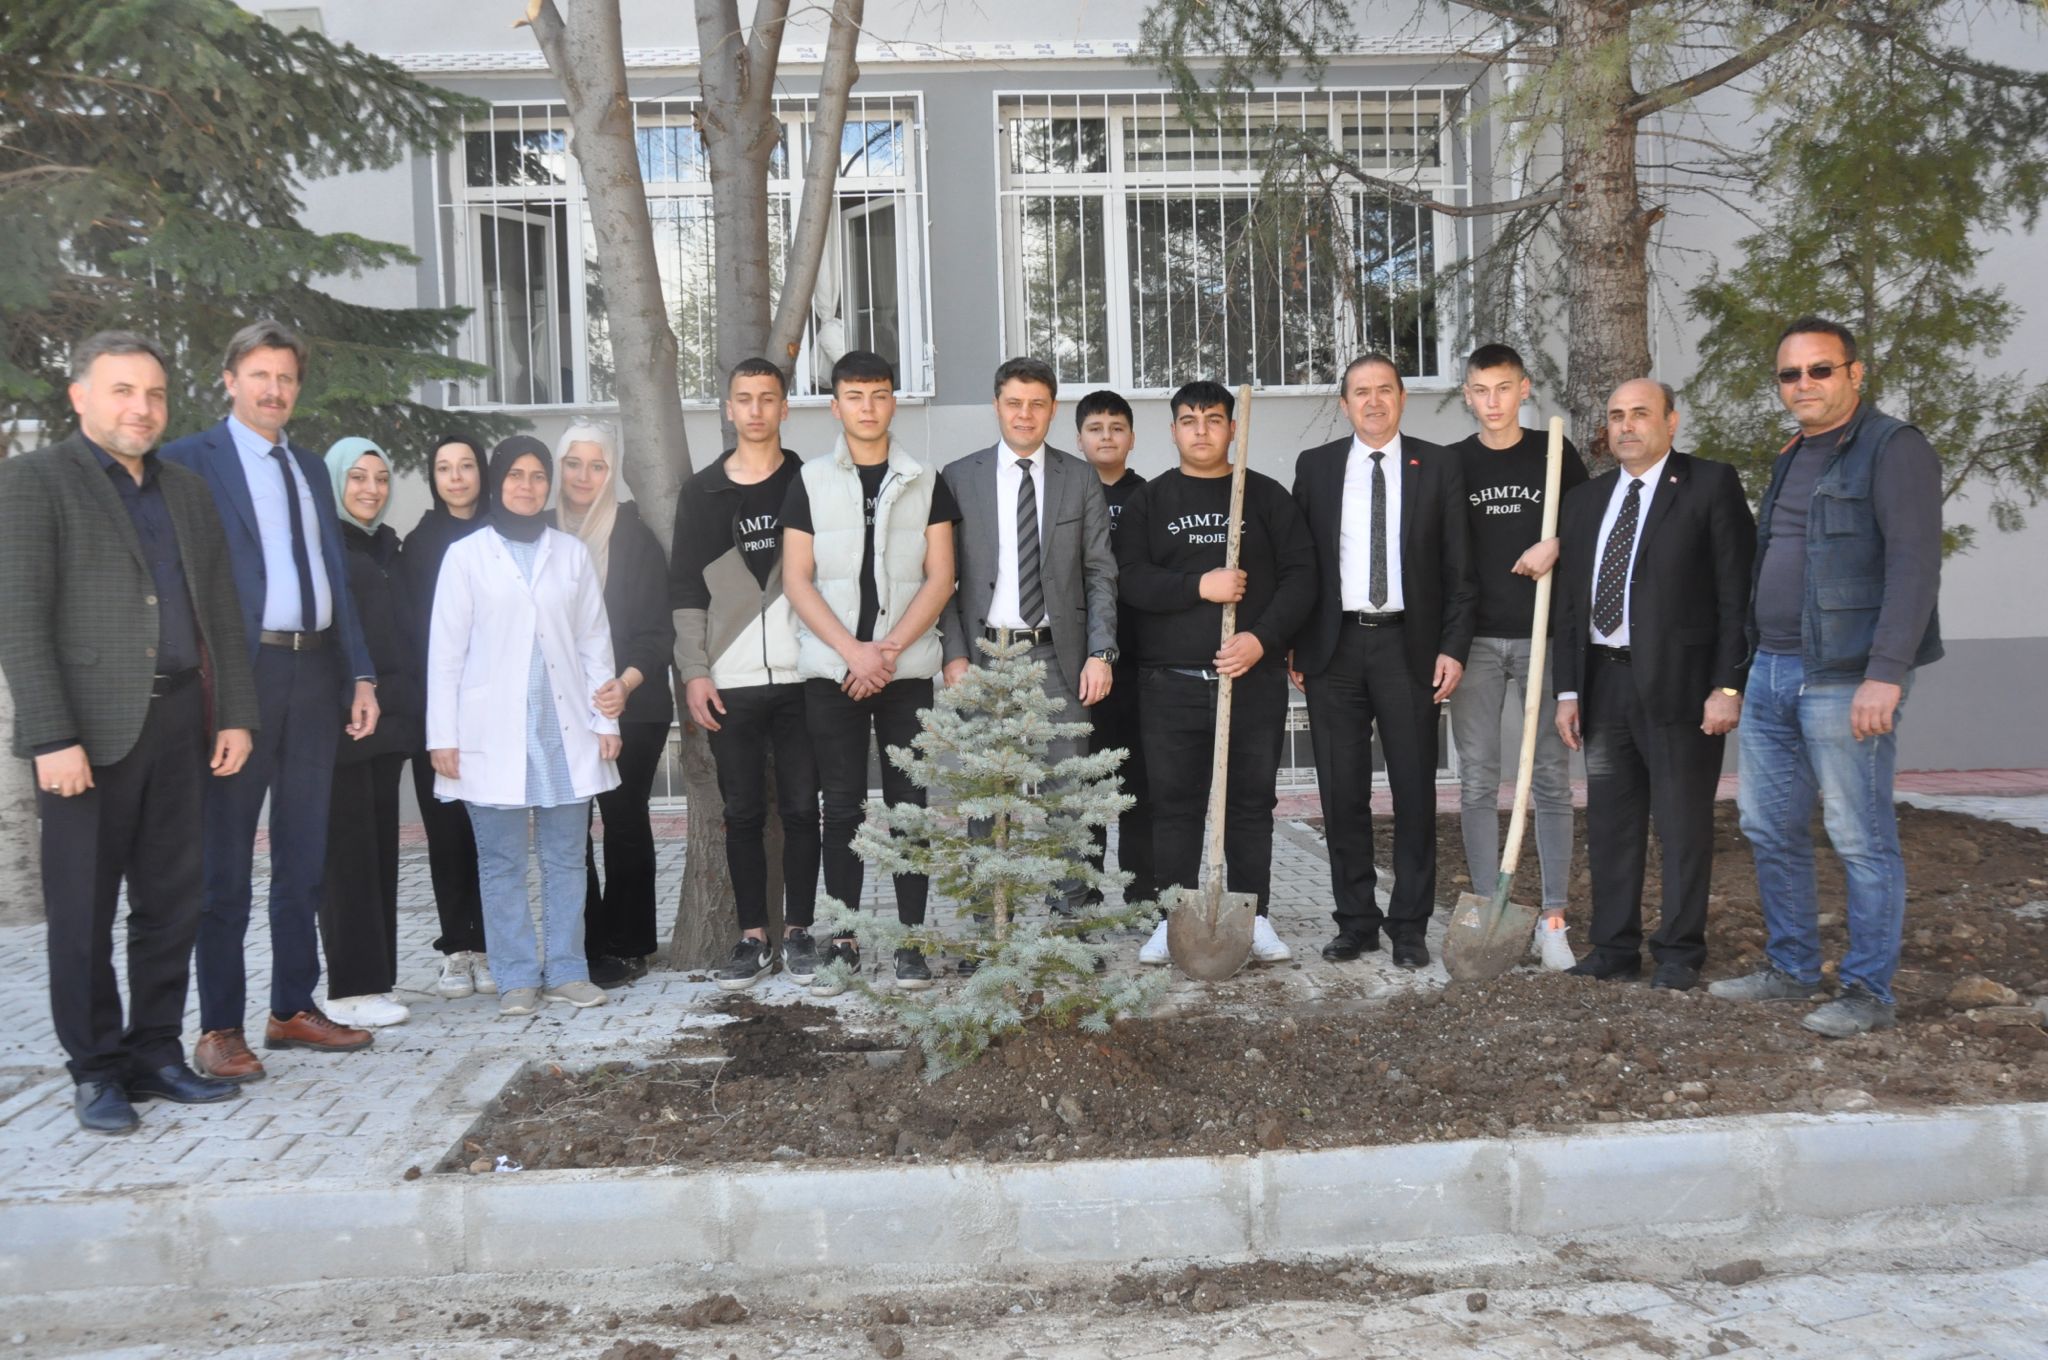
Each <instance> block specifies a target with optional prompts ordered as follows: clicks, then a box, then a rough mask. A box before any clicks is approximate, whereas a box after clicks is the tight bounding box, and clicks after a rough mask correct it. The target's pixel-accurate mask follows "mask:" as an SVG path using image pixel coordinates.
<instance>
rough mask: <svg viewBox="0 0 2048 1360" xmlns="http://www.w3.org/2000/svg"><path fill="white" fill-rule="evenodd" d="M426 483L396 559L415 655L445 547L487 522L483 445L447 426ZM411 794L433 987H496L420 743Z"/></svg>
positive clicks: (466, 830) (467, 837)
mask: <svg viewBox="0 0 2048 1360" xmlns="http://www.w3.org/2000/svg"><path fill="white" fill-rule="evenodd" d="M427 487H428V489H429V490H430V491H431V492H432V493H433V496H434V504H433V507H432V508H431V509H429V510H428V511H427V513H426V514H424V515H422V516H420V522H419V523H418V524H416V525H414V526H413V531H412V532H411V533H410V534H407V535H406V537H405V552H404V557H403V559H402V566H403V571H404V577H405V585H406V592H407V594H408V596H409V597H410V598H411V601H412V617H413V619H414V621H415V623H416V624H417V626H418V630H419V631H418V635H417V647H418V653H417V654H418V656H419V657H420V658H421V660H422V661H424V659H425V657H426V654H427V625H428V624H429V623H430V622H431V621H432V619H433V617H434V585H435V583H436V582H437V581H439V579H440V576H441V559H442V558H443V557H446V556H447V555H448V549H449V548H451V547H453V546H454V545H455V544H456V543H458V542H459V541H461V540H462V539H465V538H467V537H469V536H470V535H471V534H473V533H475V532H476V531H477V530H478V529H481V528H483V527H484V525H485V523H486V522H487V521H486V519H485V512H487V511H488V510H489V509H490V508H491V497H490V493H489V492H488V491H487V490H486V489H485V487H484V454H483V445H482V444H481V443H479V442H478V441H477V439H476V437H475V436H474V435H469V434H462V433H459V432H458V433H450V434H444V435H442V436H441V437H440V438H439V439H438V440H436V441H435V442H434V457H433V463H432V466H431V468H430V469H429V476H428V479H427ZM412 788H413V794H414V796H415V797H416V798H417V799H418V801H419V806H420V821H421V822H422V823H423V824H424V826H425V827H426V832H427V868H428V872H429V873H430V874H431V876H432V878H433V881H434V908H435V910H436V911H437V912H439V913H440V917H441V937H440V938H439V939H437V940H435V941H434V948H435V949H438V950H439V951H440V952H441V976H440V977H439V978H438V979H437V980H436V981H435V984H434V990H435V991H437V992H439V993H440V994H441V995H442V996H445V997H451V998H452V997H464V996H468V995H470V994H471V993H472V992H484V993H491V992H495V991H497V990H498V984H497V982H496V981H495V980H494V979H493V978H492V977H491V968H490V963H489V962H488V960H487V957H486V955H485V953H484V909H483V901H482V898H481V897H480V896H479V891H478V888H477V878H476V832H475V830H474V829H473V828H472V827H471V826H470V824H469V813H468V811H467V810H465V809H464V808H463V806H462V804H461V803H460V802H449V803H444V802H441V801H440V800H439V799H437V798H435V797H434V765H433V762H432V761H431V760H429V759H428V758H427V753H426V751H425V750H421V751H419V752H418V753H416V754H415V755H414V756H413V759H412Z"/></svg>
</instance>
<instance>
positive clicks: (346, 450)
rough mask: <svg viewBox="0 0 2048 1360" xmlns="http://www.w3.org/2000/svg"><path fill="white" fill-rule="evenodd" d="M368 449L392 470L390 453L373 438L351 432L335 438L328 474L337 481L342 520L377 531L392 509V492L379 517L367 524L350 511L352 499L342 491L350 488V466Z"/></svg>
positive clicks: (366, 530) (337, 506)
mask: <svg viewBox="0 0 2048 1360" xmlns="http://www.w3.org/2000/svg"><path fill="white" fill-rule="evenodd" d="M366 453H374V454H376V455H377V458H378V460H379V461H380V462H382V463H383V464H384V470H385V471H386V472H389V471H390V470H391V455H390V454H388V453H386V452H384V450H382V449H380V448H378V447H377V445H376V443H375V442H374V441H372V440H368V439H364V438H362V437H360V436H358V435H350V436H349V437H348V438H346V439H337V440H335V441H334V443H333V444H331V445H330V446H329V447H328V449H327V475H328V476H329V477H330V478H332V479H333V481H334V508H335V509H336V510H338V511H340V513H341V518H342V520H343V521H344V522H346V523H349V524H353V525H355V526H356V527H358V528H360V529H361V530H362V531H363V532H364V533H369V534H374V533H376V532H377V528H378V526H379V525H381V524H383V523H384V516H385V515H386V514H387V513H388V512H389V511H390V509H391V498H390V497H389V496H386V497H385V498H384V508H383V509H382V510H379V511H378V512H377V518H375V519H373V520H371V521H370V522H369V523H368V524H364V523H363V522H362V521H361V520H359V519H357V518H356V517H355V516H354V515H352V514H350V513H349V509H348V503H347V502H346V501H344V500H343V499H342V493H343V492H345V491H347V490H348V473H349V469H350V468H352V467H354V466H355V465H356V464H357V463H358V462H360V461H362V457H363V455H364V454H366Z"/></svg>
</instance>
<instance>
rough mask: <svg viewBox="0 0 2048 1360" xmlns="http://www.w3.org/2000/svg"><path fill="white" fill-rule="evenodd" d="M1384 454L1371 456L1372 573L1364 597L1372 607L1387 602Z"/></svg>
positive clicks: (1385, 469) (1377, 607) (1381, 607)
mask: <svg viewBox="0 0 2048 1360" xmlns="http://www.w3.org/2000/svg"><path fill="white" fill-rule="evenodd" d="M1386 456H1387V455H1386V454H1384V453H1375V454H1374V455H1373V456H1372V574H1371V575H1370V576H1368V577H1367V578H1366V580H1367V582H1368V585H1367V589H1366V595H1365V598H1366V599H1368V600H1371V601H1372V607H1373V608H1374V609H1383V608H1385V607H1386V603H1387V468H1386V463H1385V459H1386Z"/></svg>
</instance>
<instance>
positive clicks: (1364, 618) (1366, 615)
mask: <svg viewBox="0 0 2048 1360" xmlns="http://www.w3.org/2000/svg"><path fill="white" fill-rule="evenodd" d="M1344 617H1345V618H1347V619H1349V620H1350V621H1351V622H1353V623H1355V624H1357V625H1358V626H1359V627H1360V628H1395V627H1398V626H1400V623H1401V620H1402V619H1403V618H1405V617H1407V616H1406V614H1405V613H1404V612H1403V611H1402V610H1399V609H1395V610H1392V611H1389V612H1385V613H1375V612H1373V611H1372V610H1370V609H1347V610H1345V611H1344Z"/></svg>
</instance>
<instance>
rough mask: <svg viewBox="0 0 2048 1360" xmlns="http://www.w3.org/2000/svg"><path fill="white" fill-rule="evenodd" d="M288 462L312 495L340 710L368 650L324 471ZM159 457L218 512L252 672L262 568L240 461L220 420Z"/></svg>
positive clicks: (310, 461)
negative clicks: (185, 474) (188, 475)
mask: <svg viewBox="0 0 2048 1360" xmlns="http://www.w3.org/2000/svg"><path fill="white" fill-rule="evenodd" d="M290 447H291V455H292V457H293V458H296V459H297V460H298V463H299V471H300V473H301V474H303V475H304V477H305V479H306V484H307V486H308V487H310V488H311V489H312V493H313V518H314V519H315V520H317V521H318V522H319V523H318V526H317V527H318V531H319V534H320V556H321V560H322V561H323V562H324V563H325V565H326V567H327V585H328V589H329V591H331V592H332V593H333V596H334V630H333V631H334V640H335V641H336V642H338V643H339V644H340V646H339V647H338V648H335V647H330V648H329V649H328V650H329V651H330V652H331V653H333V655H334V657H335V672H336V674H335V684H336V685H337V686H338V687H339V688H340V691H341V702H342V703H343V704H344V705H346V704H348V703H349V702H350V700H351V699H352V698H353V697H354V686H355V681H356V679H357V678H358V677H368V678H371V679H375V678H376V675H377V671H376V667H375V666H374V665H373V664H372V663H371V661H370V651H369V648H367V647H366V646H364V645H363V629H362V624H361V622H360V621H359V620H358V619H357V617H356V606H355V598H354V597H353V596H352V595H350V594H349V589H348V558H347V556H346V555H345V554H346V553H347V549H345V548H343V547H342V546H341V519H340V513H341V512H340V510H339V509H338V508H337V507H336V506H335V504H334V479H333V477H332V476H330V475H329V473H328V471H327V464H325V463H323V462H321V461H320V460H319V459H318V458H315V457H314V456H313V455H312V454H310V453H308V452H306V450H304V449H302V448H300V447H299V446H298V445H296V444H294V445H291V446H290ZM163 457H164V458H165V459H166V460H167V461H169V462H173V463H181V464H183V465H184V466H186V467H188V468H191V469H192V470H193V471H194V472H196V473H198V474H199V475H200V476H202V477H204V478H205V479H206V485H207V487H208V488H209V489H210V490H211V491H212V492H213V499H214V503H215V505H217V506H218V507H219V509H220V520H221V527H222V528H223V529H225V530H226V531H227V537H228V560H229V561H230V562H231V563H232V564H233V566H234V572H235V589H236V591H238V592H239V593H240V595H241V597H242V624H243V627H244V629H245V631H246V633H247V635H248V641H249V659H250V662H251V664H254V662H255V659H256V652H257V649H258V648H260V647H261V646H262V645H263V639H262V632H263V600H264V596H265V593H266V583H267V579H268V577H267V574H266V572H265V571H264V568H263V539H262V537H261V534H260V533H259V531H258V530H257V527H256V504H255V502H254V501H252V500H251V499H250V498H249V479H248V478H247V477H246V476H244V475H243V473H242V456H241V454H239V453H237V452H236V451H235V438H234V436H233V435H231V434H229V433H228V423H227V421H225V420H223V421H221V422H220V423H219V424H218V425H215V426H213V427H211V428H210V429H205V430H201V431H200V432H199V433H198V434H188V435H186V436H185V437H184V438H183V439H179V440H174V441H173V442H171V443H169V444H166V445H164V448H163Z"/></svg>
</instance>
